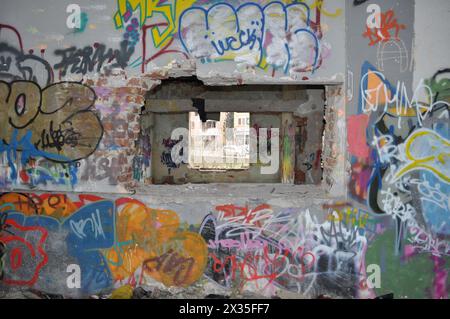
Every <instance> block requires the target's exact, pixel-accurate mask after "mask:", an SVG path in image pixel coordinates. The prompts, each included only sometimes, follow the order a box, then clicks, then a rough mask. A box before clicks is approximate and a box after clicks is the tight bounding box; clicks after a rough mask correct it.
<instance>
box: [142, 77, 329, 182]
mask: <svg viewBox="0 0 450 319" xmlns="http://www.w3.org/2000/svg"><path fill="white" fill-rule="evenodd" d="M324 96H325V94H324V88H323V87H320V86H315V87H305V86H299V85H279V86H268V85H263V86H261V85H259V86H256V85H245V86H222V87H220V86H217V87H215V86H205V85H203V84H202V83H201V82H200V81H198V80H196V79H195V78H187V79H176V80H172V79H170V80H166V81H163V83H162V84H161V85H160V86H158V87H157V88H156V89H154V90H153V91H151V92H149V93H148V94H147V102H146V106H145V110H144V113H143V115H142V117H143V121H144V122H146V123H149V122H150V123H151V124H150V125H149V128H148V130H149V134H148V135H149V136H150V138H151V144H152V153H153V156H152V163H151V169H150V172H151V178H149V179H147V180H149V181H150V183H152V184H185V183H283V184H306V185H319V184H321V182H322V180H323V161H322V152H323V143H324V139H323V136H324V127H325V125H324V123H325V121H324V116H325V99H324ZM175 129H181V131H179V133H181V134H178V133H177V132H178V131H175ZM182 129H185V130H184V131H183V130H182ZM183 132H185V133H184V134H183Z"/></svg>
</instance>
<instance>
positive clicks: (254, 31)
mask: <svg viewBox="0 0 450 319" xmlns="http://www.w3.org/2000/svg"><path fill="white" fill-rule="evenodd" d="M291 9H292V10H298V9H300V10H302V12H305V18H304V20H305V21H304V23H303V24H304V25H302V26H301V27H300V26H299V27H298V28H297V29H295V28H294V29H293V30H290V29H289V28H290V27H291V28H292V25H290V23H289V21H288V19H289V18H288V17H289V14H288V13H289V10H291ZM270 10H275V11H276V12H280V14H283V15H284V33H285V34H283V35H282V36H280V37H279V39H277V40H279V41H281V42H284V44H283V45H281V47H280V48H276V49H270V48H267V47H266V48H265V45H266V44H267V43H268V42H270V41H271V39H272V38H273V37H274V36H275V35H274V34H270V35H269V34H268V32H269V31H270V30H269V29H270V27H271V26H270V25H269V23H268V22H267V21H266V19H267V18H266V15H269V16H270V15H271V13H270V12H268V11H270ZM218 11H220V12H221V13H223V14H221V15H220V16H221V17H223V15H226V16H227V17H228V15H229V16H230V18H229V19H226V21H223V23H222V24H220V26H221V27H222V26H225V28H226V24H227V23H230V21H231V22H232V23H235V29H234V30H233V28H234V26H233V27H230V28H229V30H228V31H229V32H228V33H232V34H231V35H229V34H227V35H224V36H221V35H220V34H219V33H218V32H216V31H217V30H214V26H212V24H213V23H212V22H213V17H214V18H215V19H217V16H219V14H216V12H218ZM248 12H250V14H255V15H257V16H258V17H257V18H252V19H251V20H250V21H249V20H248V19H249V17H248V14H246V13H248ZM196 13H200V14H201V15H202V16H203V17H201V18H200V20H203V21H202V22H203V26H204V29H201V30H196V32H193V35H190V36H187V37H186V34H185V33H184V31H185V30H184V29H185V27H184V22H185V21H186V20H188V19H187V18H186V16H187V15H190V14H196ZM240 19H241V20H243V21H240ZM193 20H195V23H197V25H196V27H198V19H193ZM215 22H216V24H217V21H215ZM293 23H294V22H293ZM291 24H292V23H291ZM244 25H246V26H244ZM268 30H269V31H268ZM198 32H203V33H204V34H201V35H200V38H199V35H198ZM288 34H291V35H288ZM292 35H303V36H306V37H307V38H309V39H312V43H313V44H314V49H313V57H312V61H313V62H312V63H311V65H310V70H311V72H314V71H315V70H316V69H317V68H318V66H319V57H320V43H319V39H318V38H317V35H316V34H315V33H314V32H313V31H312V30H311V28H310V8H309V7H308V5H306V4H305V3H303V2H295V3H291V4H289V5H285V4H284V3H282V2H280V1H273V2H270V3H268V4H267V5H265V6H261V5H259V4H257V3H245V4H242V5H240V6H238V7H237V8H235V7H233V6H232V5H231V4H228V3H225V2H221V3H217V4H214V5H213V6H211V7H210V8H209V9H205V8H202V7H198V6H196V7H191V8H189V9H187V10H185V11H184V12H183V13H182V14H181V15H180V18H179V28H178V36H179V39H180V41H181V44H182V46H183V48H184V50H185V51H186V52H187V53H189V54H192V53H194V56H195V57H201V59H202V61H210V59H209V56H210V55H212V53H211V52H210V53H209V55H208V54H207V53H206V52H204V50H205V49H204V48H200V47H202V45H205V44H208V45H210V46H211V47H212V49H213V51H214V52H215V54H216V55H218V56H225V55H226V53H227V52H237V51H239V50H241V49H243V48H248V49H249V50H254V49H256V50H258V58H257V60H258V62H257V63H256V65H257V66H259V67H261V66H262V64H263V62H264V58H265V57H267V55H268V53H270V55H271V58H270V59H269V60H270V61H268V63H269V64H271V65H272V66H273V67H274V68H275V69H278V68H282V69H283V71H284V72H285V73H288V71H289V69H290V67H291V64H292V58H293V57H294V56H295V58H296V59H300V57H299V55H303V56H302V57H301V58H302V59H304V60H308V59H309V58H311V57H310V56H304V55H305V54H304V52H300V53H298V54H295V55H294V54H293V52H292V51H293V50H300V49H301V48H298V47H297V46H296V45H292V46H289V41H291V37H292ZM192 36H195V37H196V41H195V42H196V45H195V46H194V47H191V48H189V44H188V42H191V41H188V39H190V38H191V37H192ZM302 39H305V38H304V37H303V38H302ZM190 40H192V39H190ZM202 41H204V43H201V42H202ZM196 50H199V52H198V54H196V52H194V51H196ZM271 50H273V52H269V51H271ZM276 50H281V51H283V50H285V51H286V52H284V54H283V52H275V51H276ZM218 61H220V60H218Z"/></svg>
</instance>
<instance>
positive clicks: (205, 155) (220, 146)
mask: <svg viewBox="0 0 450 319" xmlns="http://www.w3.org/2000/svg"><path fill="white" fill-rule="evenodd" d="M189 166H190V167H191V168H194V169H201V170H230V169H248V168H249V167H250V113H238V112H220V113H209V114H208V119H207V120H206V121H205V122H202V120H201V119H200V116H199V114H198V113H197V112H190V113H189Z"/></svg>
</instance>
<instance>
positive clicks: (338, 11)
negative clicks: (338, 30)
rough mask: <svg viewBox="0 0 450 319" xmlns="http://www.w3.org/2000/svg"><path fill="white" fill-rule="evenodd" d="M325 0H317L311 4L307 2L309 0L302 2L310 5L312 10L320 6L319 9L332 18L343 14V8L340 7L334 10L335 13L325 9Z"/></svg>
mask: <svg viewBox="0 0 450 319" xmlns="http://www.w3.org/2000/svg"><path fill="white" fill-rule="evenodd" d="M323 1H324V0H315V1H314V2H313V3H311V4H309V3H307V2H308V1H304V0H303V1H302V2H305V3H306V4H307V5H308V6H309V8H310V9H311V10H314V9H316V8H318V9H319V11H320V12H321V13H322V14H323V15H324V16H327V17H330V18H337V17H339V16H340V15H341V14H342V9H341V8H338V9H336V11H335V12H334V13H331V12H328V11H327V10H325V9H324V8H323Z"/></svg>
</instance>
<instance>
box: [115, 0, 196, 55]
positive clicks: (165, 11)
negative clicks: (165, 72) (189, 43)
mask: <svg viewBox="0 0 450 319" xmlns="http://www.w3.org/2000/svg"><path fill="white" fill-rule="evenodd" d="M159 2H160V1H159V0H118V11H117V12H116V14H115V15H114V23H115V25H116V28H123V27H124V23H123V21H124V17H125V16H126V15H127V14H132V13H134V12H135V11H137V10H138V9H139V10H140V20H139V22H140V26H141V27H142V26H144V25H145V22H146V20H147V19H149V18H152V17H153V14H154V13H159V14H161V15H163V16H164V18H165V20H166V22H167V27H166V28H165V29H164V31H162V32H160V29H159V28H158V27H156V26H155V27H153V28H151V33H152V38H153V43H154V45H155V47H157V48H158V47H160V46H165V45H166V44H167V43H168V42H169V41H170V40H171V39H172V38H173V35H174V34H176V32H177V31H178V23H177V22H178V21H179V18H180V15H181V14H182V12H183V11H185V10H186V9H188V8H189V7H191V6H192V5H193V4H194V3H195V2H196V0H178V1H174V2H173V4H164V5H160V4H159ZM128 7H129V9H130V10H131V12H129V11H128Z"/></svg>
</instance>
